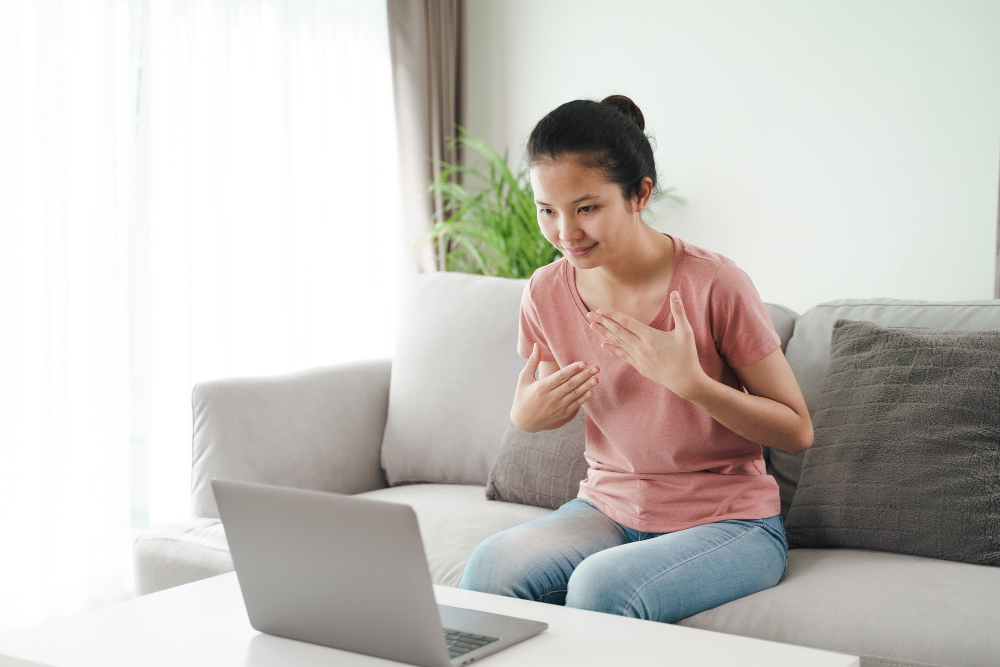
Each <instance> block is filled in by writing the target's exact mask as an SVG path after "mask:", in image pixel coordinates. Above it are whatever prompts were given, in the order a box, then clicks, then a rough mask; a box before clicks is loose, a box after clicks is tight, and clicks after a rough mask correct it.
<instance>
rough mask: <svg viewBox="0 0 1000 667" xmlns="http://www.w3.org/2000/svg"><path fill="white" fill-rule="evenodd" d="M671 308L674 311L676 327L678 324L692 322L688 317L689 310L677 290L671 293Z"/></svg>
mask: <svg viewBox="0 0 1000 667" xmlns="http://www.w3.org/2000/svg"><path fill="white" fill-rule="evenodd" d="M670 309H671V310H672V311H673V313H674V327H675V328H676V326H677V325H678V324H681V325H683V326H690V322H688V319H687V312H686V311H685V310H684V303H683V302H681V294H680V292H678V291H677V290H674V291H673V292H672V293H671V294H670Z"/></svg>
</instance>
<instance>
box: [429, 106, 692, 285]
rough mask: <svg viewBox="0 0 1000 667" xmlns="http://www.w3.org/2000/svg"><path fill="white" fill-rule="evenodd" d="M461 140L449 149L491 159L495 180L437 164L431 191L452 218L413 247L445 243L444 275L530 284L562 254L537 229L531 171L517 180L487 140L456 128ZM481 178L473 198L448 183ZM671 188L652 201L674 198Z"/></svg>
mask: <svg viewBox="0 0 1000 667" xmlns="http://www.w3.org/2000/svg"><path fill="white" fill-rule="evenodd" d="M456 127H457V128H458V130H459V133H460V134H459V136H458V137H457V138H455V139H452V140H451V141H450V142H449V143H448V147H449V148H452V147H454V146H456V145H457V144H462V145H463V146H466V147H468V148H471V149H473V150H474V151H476V152H477V153H479V154H480V155H481V156H483V157H484V158H485V159H486V162H487V164H488V165H489V169H490V174H489V177H487V176H486V175H485V174H484V173H483V172H482V171H480V170H478V169H475V168H473V167H470V166H463V165H458V164H449V163H447V162H444V161H441V160H436V162H437V163H438V165H439V166H441V167H442V170H441V172H440V173H439V174H438V175H437V178H435V179H434V180H433V181H430V183H429V185H428V187H427V191H428V192H429V193H431V195H432V196H440V197H441V199H442V202H443V210H444V211H445V212H446V215H448V216H449V217H448V218H446V219H445V220H438V221H437V222H435V223H434V224H433V225H432V226H431V227H430V229H428V230H427V232H426V233H425V234H423V235H421V236H420V237H419V238H418V239H417V240H416V242H415V243H414V245H413V247H414V248H417V247H419V246H420V244H422V243H426V242H428V241H432V240H433V241H437V240H438V239H443V240H444V241H445V248H447V249H448V250H447V252H446V253H445V271H460V272H463V273H477V274H482V275H490V276H500V277H505V278H527V277H529V276H531V274H532V273H533V272H534V271H535V269H537V268H538V267H540V266H544V265H546V264H550V263H552V262H554V261H555V260H557V259H559V257H561V256H562V253H560V252H559V250H558V249H557V248H556V247H555V246H553V245H552V244H551V243H549V242H548V240H546V238H545V237H544V236H542V232H541V230H540V229H539V228H538V218H537V212H536V208H535V198H534V194H533V192H532V190H531V181H530V179H529V178H528V170H527V168H522V169H521V170H520V171H519V172H518V173H517V174H516V175H515V174H513V173H512V172H511V170H510V168H508V166H507V154H508V151H507V149H506V148H505V149H504V154H503V157H501V156H500V155H498V154H497V152H496V151H494V150H493V149H492V148H491V147H490V145H489V144H487V143H486V142H485V141H484V140H483V139H481V138H479V137H476V136H474V135H472V134H470V133H469V132H468V131H467V130H466V129H465V128H464V127H462V126H461V125H456ZM457 171H460V172H464V173H466V174H471V175H473V176H475V177H476V178H478V179H479V180H480V181H482V183H483V187H482V188H480V189H479V191H478V192H477V193H476V194H473V193H472V192H471V191H470V189H469V188H468V187H466V186H465V185H460V184H458V183H454V182H452V181H449V180H448V177H449V176H450V175H451V174H453V173H454V172H457ZM673 189H674V188H668V189H666V190H664V191H661V192H660V193H658V194H656V195H654V196H653V197H652V199H659V198H662V197H664V196H669V197H671V198H673V199H677V200H678V201H683V200H681V199H679V198H678V197H675V196H673V195H671V194H669V193H670V192H671V191H672V190H673Z"/></svg>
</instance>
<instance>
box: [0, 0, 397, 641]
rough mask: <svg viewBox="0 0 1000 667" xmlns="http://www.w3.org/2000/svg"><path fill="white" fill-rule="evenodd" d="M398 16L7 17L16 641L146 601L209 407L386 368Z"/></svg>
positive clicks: (1, 316)
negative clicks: (247, 387) (393, 30)
mask: <svg viewBox="0 0 1000 667" xmlns="http://www.w3.org/2000/svg"><path fill="white" fill-rule="evenodd" d="M394 131H395V130H394V121H393V117H392V82H391V70H390V66H389V49H388V43H387V34H386V17H385V5H384V3H382V2H373V1H371V0H339V1H336V2H334V1H322V0H301V1H292V2H280V3H279V2H275V1H273V0H203V1H199V2H191V1H186V2H185V1H182V0H163V1H159V0H153V1H148V0H106V1H104V2H96V1H93V2H55V1H44V2H34V1H31V0H24V1H16V2H15V1H5V2H3V3H0V321H2V326H0V535H2V536H3V538H2V539H3V544H2V545H0V632H2V631H7V630H11V629H16V628H19V627H24V626H28V625H33V624H36V623H39V622H42V621H45V620H47V619H50V618H54V617H57V616H62V615H67V614H72V613H78V612H81V611H84V610H87V609H90V608H93V607H96V606H99V605H101V604H106V603H108V602H113V601H116V600H120V599H123V598H127V597H130V596H131V595H132V571H131V556H130V554H131V541H132V539H133V537H134V535H135V533H136V532H138V531H140V530H142V529H143V528H145V527H148V526H150V525H155V524H157V523H161V522H163V521H168V520H172V519H176V518H182V517H185V516H188V515H189V492H190V488H189V485H190V466H191V390H192V387H193V385H194V384H195V383H196V382H199V381H202V380H207V379H211V378H218V377H233V376H239V375H264V374H272V373H284V372H289V371H294V370H298V369H301V368H308V367H313V366H319V365H325V364H332V363H338V362H341V361H346V360H351V359H361V358H373V357H382V356H389V355H391V353H392V347H393V343H394V339H395V335H396V313H397V311H398V303H399V293H400V291H401V286H402V282H403V281H404V280H405V279H406V276H407V275H409V271H410V269H409V267H408V265H407V264H406V262H408V261H411V260H410V251H409V243H410V241H409V240H406V239H403V238H402V232H401V231H400V223H399V217H400V216H399V203H398V195H397V192H398V188H397V173H398V172H397V165H396V142H395V136H394Z"/></svg>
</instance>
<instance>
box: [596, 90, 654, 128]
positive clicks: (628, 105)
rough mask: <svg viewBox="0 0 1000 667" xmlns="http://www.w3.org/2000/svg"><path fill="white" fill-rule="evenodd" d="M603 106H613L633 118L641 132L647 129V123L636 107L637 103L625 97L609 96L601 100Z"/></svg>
mask: <svg viewBox="0 0 1000 667" xmlns="http://www.w3.org/2000/svg"><path fill="white" fill-rule="evenodd" d="M601 104H607V105H609V106H613V107H614V108H616V109H618V110H619V111H621V112H622V113H623V114H625V115H626V116H628V117H629V118H631V119H632V120H633V121H635V124H636V125H638V126H639V131H640V132H641V131H643V130H645V129H646V121H645V119H644V118H643V117H642V112H641V111H639V107H637V106H636V105H635V102H633V101H632V100H630V99H629V98H627V97H625V96H624V95H609V96H607V97H605V98H604V99H603V100H601Z"/></svg>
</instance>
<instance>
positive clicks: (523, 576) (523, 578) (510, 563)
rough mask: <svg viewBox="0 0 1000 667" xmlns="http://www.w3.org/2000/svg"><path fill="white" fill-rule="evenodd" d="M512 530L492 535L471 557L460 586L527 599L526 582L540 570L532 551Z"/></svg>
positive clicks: (481, 543) (480, 544)
mask: <svg viewBox="0 0 1000 667" xmlns="http://www.w3.org/2000/svg"><path fill="white" fill-rule="evenodd" d="M521 542H522V540H520V539H519V538H518V537H517V535H515V534H513V533H511V532H510V531H509V530H505V531H501V532H499V533H495V534H493V535H490V536H489V537H487V538H486V539H485V540H483V541H482V542H480V543H479V544H478V545H477V546H476V548H475V549H474V550H473V551H472V555H471V556H469V561H468V562H467V563H466V565H465V570H464V572H463V573H462V581H461V582H459V584H458V587H459V588H464V589H467V590H473V591H480V592H482V593H494V594H497V595H508V596H513V597H526V596H527V591H526V583H527V580H528V579H529V577H530V576H531V573H532V571H533V570H535V569H536V568H535V567H534V566H533V564H532V563H531V562H530V560H529V557H530V551H529V550H527V549H525V548H524V546H523V544H521Z"/></svg>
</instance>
